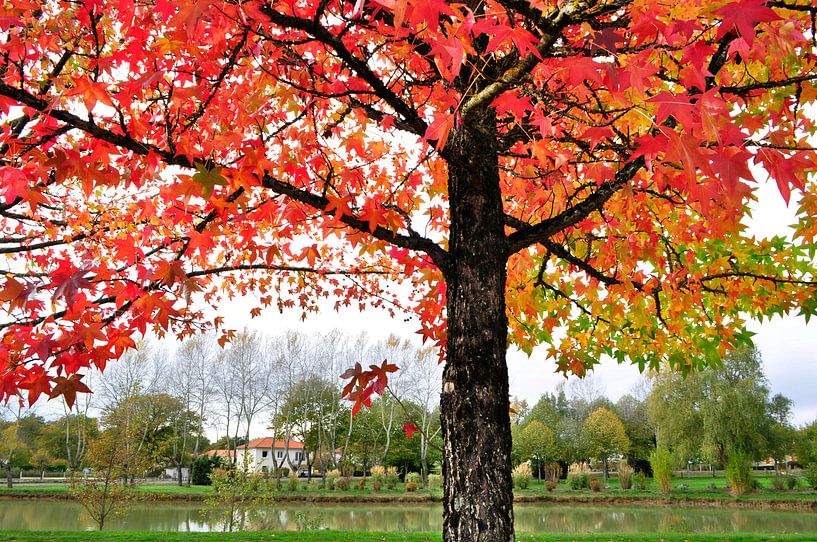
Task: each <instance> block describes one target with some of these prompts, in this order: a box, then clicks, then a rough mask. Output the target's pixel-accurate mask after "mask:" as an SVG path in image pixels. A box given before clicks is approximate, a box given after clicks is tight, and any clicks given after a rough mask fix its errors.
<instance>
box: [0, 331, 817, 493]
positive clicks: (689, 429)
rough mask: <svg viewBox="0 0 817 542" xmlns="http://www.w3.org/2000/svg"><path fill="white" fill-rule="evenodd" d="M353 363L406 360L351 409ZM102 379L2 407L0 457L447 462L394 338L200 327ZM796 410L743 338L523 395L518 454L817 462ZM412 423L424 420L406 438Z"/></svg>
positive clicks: (30, 465) (408, 350)
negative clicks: (55, 398)
mask: <svg viewBox="0 0 817 542" xmlns="http://www.w3.org/2000/svg"><path fill="white" fill-rule="evenodd" d="M356 359H360V360H382V359H388V360H389V361H390V362H393V363H396V364H398V365H399V366H400V367H401V371H399V372H398V373H397V374H396V375H395V376H394V377H393V378H392V379H391V380H390V383H389V390H388V392H387V393H386V394H384V395H383V396H382V397H379V398H376V399H374V400H373V401H372V404H371V407H370V408H365V409H363V410H361V411H360V412H358V413H357V414H356V415H352V413H351V410H350V405H349V404H348V402H347V401H344V400H343V399H342V397H341V389H342V386H343V381H342V380H341V379H340V378H339V377H338V375H340V374H341V373H342V371H343V369H344V368H345V366H347V365H348V364H349V363H350V361H349V360H356ZM97 378H98V382H97V386H96V389H97V392H96V393H95V394H93V395H85V396H80V398H79V400H78V401H77V403H76V404H75V405H74V408H72V409H68V408H67V406H65V404H64V403H63V406H64V407H65V412H64V415H63V416H61V417H59V418H58V419H55V420H51V421H46V420H45V419H44V418H43V417H41V416H40V415H38V414H37V413H35V412H33V411H27V410H26V409H24V408H23V407H21V406H19V405H18V406H17V408H12V407H11V406H9V407H6V410H5V413H4V416H3V420H2V421H0V434H2V436H3V438H2V439H0V466H2V467H3V468H4V470H5V473H6V476H7V480H8V484H11V483H12V482H11V480H12V470H13V469H26V470H35V469H36V470H38V471H40V472H41V473H42V472H45V470H46V469H55V468H56V469H65V470H68V471H78V470H80V469H82V468H83V467H88V466H92V467H99V466H100V465H104V464H105V462H106V461H108V460H110V458H111V457H112V456H115V457H116V461H117V464H118V465H119V466H120V468H121V471H122V476H123V477H125V478H126V479H128V478H130V479H133V478H135V477H141V476H144V475H146V474H149V473H153V474H155V473H157V472H158V471H160V470H161V469H164V468H168V467H173V468H175V469H176V470H177V473H178V474H177V476H176V477H177V479H178V480H179V483H181V482H182V480H183V478H184V477H183V476H182V469H185V468H190V467H191V466H192V464H193V462H194V461H195V460H196V458H198V457H200V456H201V455H202V454H203V453H204V452H205V451H207V450H210V449H222V450H227V451H228V453H229V454H230V455H231V457H232V458H233V460H235V459H236V458H237V457H238V450H239V449H240V446H241V445H242V444H244V443H246V442H248V441H249V440H250V439H251V437H258V436H260V435H259V434H257V431H258V430H259V428H263V429H262V430H263V431H264V434H265V435H267V436H272V437H273V440H279V441H284V442H290V441H298V442H301V443H303V445H304V455H303V461H302V462H299V463H298V464H294V463H293V462H292V460H291V456H290V454H283V457H282V458H281V459H280V460H278V465H277V466H278V468H279V469H280V470H281V471H285V470H294V469H301V468H305V469H307V470H308V471H309V472H310V475H311V473H312V472H313V471H318V472H325V471H327V470H329V469H333V468H338V467H340V466H341V464H346V465H347V470H348V468H349V467H348V465H352V466H353V468H354V469H357V470H358V471H359V472H361V471H362V472H368V471H369V470H370V469H371V467H372V466H374V465H383V466H396V467H399V468H400V470H401V471H402V472H419V473H421V474H422V475H423V476H426V475H427V474H428V473H429V472H430V470H431V469H432V466H433V465H434V464H435V463H436V462H438V461H439V459H440V436H439V433H440V419H439V390H440V386H441V383H440V368H439V366H438V364H437V357H436V353H435V352H433V351H432V350H430V349H423V348H417V347H415V346H413V345H412V344H411V343H409V342H408V341H405V340H401V339H398V338H397V337H394V336H392V337H389V338H387V339H385V340H380V341H372V340H370V339H369V338H368V337H366V336H365V335H359V336H354V337H347V336H344V335H343V334H341V333H340V332H338V331H331V332H329V333H325V334H321V335H306V334H303V333H298V332H287V333H284V334H281V335H277V336H263V335H260V334H256V333H250V332H244V333H240V334H237V335H236V336H235V337H234V339H233V341H232V342H231V344H230V345H229V346H228V347H227V348H225V349H222V348H221V347H219V346H218V345H217V344H216V342H215V340H214V339H213V338H212V337H208V336H198V337H195V338H192V339H189V340H187V341H185V342H183V343H182V344H181V345H180V346H179V347H178V348H177V349H175V350H174V351H172V352H171V351H169V350H168V349H167V348H164V347H162V346H161V345H158V344H150V343H144V344H142V345H141V346H140V348H139V349H138V350H137V351H135V352H133V353H132V354H128V355H126V356H124V357H123V358H122V359H121V360H119V361H118V362H117V363H115V364H112V365H111V367H109V368H108V369H107V371H106V372H105V374H104V376H101V377H97ZM791 406H792V403H791V401H790V400H789V399H788V398H786V397H784V396H782V395H780V394H776V395H772V393H771V391H770V389H769V384H768V382H767V380H766V378H765V376H764V374H763V369H762V361H761V358H760V355H759V354H758V352H757V351H756V350H754V349H749V348H744V349H740V350H737V351H734V352H733V353H731V354H730V355H728V356H727V357H726V358H725V359H724V360H723V361H722V363H721V364H720V365H719V366H717V367H713V368H710V369H707V370H704V371H700V372H697V373H692V374H690V375H687V376H683V375H681V374H678V373H665V374H652V375H649V376H647V378H645V379H644V381H643V382H642V384H641V385H640V386H639V387H637V388H636V389H635V390H634V391H633V392H631V393H628V394H626V395H624V396H622V397H621V398H619V399H618V400H617V401H615V402H613V401H611V400H610V399H609V398H608V397H606V396H605V395H604V392H603V389H602V388H601V387H600V386H599V385H598V383H597V381H596V380H594V379H593V378H588V379H584V380H578V381H573V382H571V383H570V384H569V385H565V384H564V383H563V384H561V385H559V386H558V387H557V389H556V390H555V391H554V392H551V393H545V394H543V395H542V396H541V397H540V398H539V400H538V401H537V402H536V403H535V404H533V405H529V404H528V403H527V401H524V400H514V401H513V402H512V410H511V422H512V435H513V458H514V462H515V464H520V463H523V462H527V463H530V465H531V466H532V467H533V474H534V475H535V476H537V477H539V478H552V477H554V476H558V475H564V474H566V472H567V466H568V465H570V464H575V463H593V462H595V466H597V467H598V468H600V469H601V470H602V472H603V475H604V477H605V479H606V477H607V474H608V465H609V462H610V460H611V459H615V460H617V461H618V462H620V461H622V460H623V461H626V462H627V463H628V464H629V465H630V466H631V467H633V468H635V469H636V470H639V471H642V472H644V473H646V474H649V473H650V463H649V457H650V454H652V453H653V452H654V451H655V449H656V448H657V447H658V448H661V449H665V450H668V451H670V452H671V454H672V458H673V461H674V465H675V467H676V468H693V467H694V468H696V469H700V468H702V467H706V468H710V469H713V470H714V469H719V468H723V467H724V466H725V465H726V464H727V463H728V461H729V458H730V457H731V456H732V455H734V454H741V455H742V456H747V457H750V458H751V459H753V460H765V459H767V458H772V459H773V461H774V465H775V467H776V468H778V469H785V468H787V467H788V466H789V460H790V459H791V458H792V456H794V457H795V458H796V459H797V461H798V462H799V463H800V464H801V465H806V464H809V463H813V462H817V421H815V422H814V423H812V424H810V425H808V426H806V427H802V428H799V429H797V428H795V427H794V426H793V425H792V424H791V422H790V415H791ZM407 424H409V425H411V426H414V427H416V428H417V432H416V433H415V434H414V435H412V436H411V438H409V436H408V435H407V433H406V431H405V427H406V425H407ZM208 430H209V431H208ZM212 433H215V434H216V435H218V438H217V439H214V442H211V441H210V439H208V437H207V435H208V434H212ZM188 481H189V480H188Z"/></svg>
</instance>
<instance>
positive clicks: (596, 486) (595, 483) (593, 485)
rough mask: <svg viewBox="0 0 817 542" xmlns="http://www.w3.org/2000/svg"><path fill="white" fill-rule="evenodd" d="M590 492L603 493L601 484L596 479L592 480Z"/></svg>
mask: <svg viewBox="0 0 817 542" xmlns="http://www.w3.org/2000/svg"><path fill="white" fill-rule="evenodd" d="M590 491H595V492H596V493H598V492H599V491H601V482H599V481H598V480H596V479H595V478H593V479H592V480H590Z"/></svg>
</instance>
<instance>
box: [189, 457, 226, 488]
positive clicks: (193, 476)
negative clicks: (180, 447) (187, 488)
mask: <svg viewBox="0 0 817 542" xmlns="http://www.w3.org/2000/svg"><path fill="white" fill-rule="evenodd" d="M221 466H222V463H221V458H220V457H218V456H213V457H208V456H206V455H203V456H201V457H198V458H196V460H195V461H193V466H192V468H191V469H190V483H191V484H193V485H194V486H209V485H210V484H212V482H211V481H210V473H212V472H213V470H214V469H217V468H220V467H221Z"/></svg>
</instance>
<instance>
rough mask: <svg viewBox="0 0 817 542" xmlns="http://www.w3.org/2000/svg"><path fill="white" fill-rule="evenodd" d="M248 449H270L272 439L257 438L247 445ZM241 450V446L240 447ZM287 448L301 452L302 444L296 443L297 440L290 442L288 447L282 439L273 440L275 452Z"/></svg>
mask: <svg viewBox="0 0 817 542" xmlns="http://www.w3.org/2000/svg"><path fill="white" fill-rule="evenodd" d="M247 447H248V448H272V447H273V446H272V437H264V438H257V439H255V440H251V441H250V442H249V443H248V444H247ZM241 448H243V446H241ZM286 448H289V449H290V450H303V449H304V444H303V442H298V441H297V440H290V441H289V446H287V441H285V440H283V439H276V440H275V449H276V450H284V449H286Z"/></svg>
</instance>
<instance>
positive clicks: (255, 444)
mask: <svg viewBox="0 0 817 542" xmlns="http://www.w3.org/2000/svg"><path fill="white" fill-rule="evenodd" d="M245 454H246V456H247V459H248V460H249V462H250V465H251V466H252V469H253V470H254V471H256V472H273V471H274V470H275V468H283V469H292V468H295V469H300V468H301V467H302V466H304V465H305V464H306V456H305V455H304V445H303V443H302V442H298V441H297V440H289V441H287V440H282V439H277V440H275V442H273V440H272V437H264V438H259V439H255V440H251V441H250V442H248V443H247V444H246V445H241V446H239V447H238V449H237V451H236V456H237V459H238V461H239V463H240V462H243V461H244V455H245ZM204 455H206V456H208V457H214V456H217V457H221V458H223V459H227V460H229V461H232V458H233V454H232V451H231V450H209V451H207V452H205V453H204Z"/></svg>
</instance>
